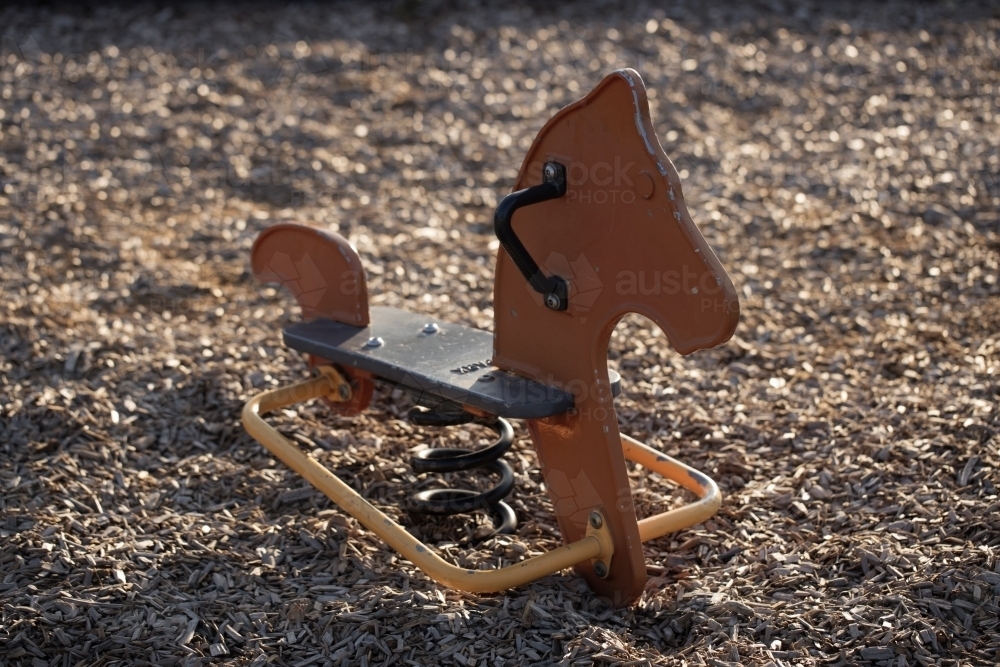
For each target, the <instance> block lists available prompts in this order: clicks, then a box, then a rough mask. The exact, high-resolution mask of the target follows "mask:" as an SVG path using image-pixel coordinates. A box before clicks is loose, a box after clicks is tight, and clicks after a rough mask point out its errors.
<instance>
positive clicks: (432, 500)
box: [407, 406, 517, 535]
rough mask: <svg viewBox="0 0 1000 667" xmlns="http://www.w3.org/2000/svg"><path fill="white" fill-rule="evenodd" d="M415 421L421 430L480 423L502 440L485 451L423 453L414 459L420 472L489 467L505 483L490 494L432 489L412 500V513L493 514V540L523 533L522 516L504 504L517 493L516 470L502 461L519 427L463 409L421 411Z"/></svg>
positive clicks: (439, 449)
mask: <svg viewBox="0 0 1000 667" xmlns="http://www.w3.org/2000/svg"><path fill="white" fill-rule="evenodd" d="M407 417H408V418H409V420H410V422H412V423H414V424H416V425H417V426H458V425H461V424H468V423H470V422H475V423H477V424H480V425H482V426H487V427H489V428H491V429H493V430H494V431H496V433H497V441H496V442H494V443H493V444H492V445H490V446H489V447H486V448H485V449H478V450H470V449H465V448H463V447H437V448H434V449H424V450H421V451H420V452H417V454H416V455H415V456H413V458H411V459H410V466H411V467H412V468H413V470H414V472H418V473H420V472H436V473H443V472H459V471H462V470H472V469H473V468H485V469H487V470H489V471H491V472H494V473H496V474H498V475H500V481H499V482H498V483H497V484H496V485H495V486H494V487H493V488H491V489H489V490H488V491H484V492H483V493H478V492H476V491H472V490H469V489H428V490H426V491H420V492H418V493H415V494H413V495H412V496H411V497H410V504H409V508H408V509H409V510H410V511H411V512H413V513H415V514H434V515H438V516H450V515H452V514H466V513H469V512H474V511H476V510H487V509H488V510H491V511H492V512H493V514H494V517H495V518H496V522H495V524H494V525H495V526H496V529H495V530H494V531H493V533H492V534H491V535H509V534H511V533H513V532H514V531H515V530H516V529H517V515H515V514H514V510H513V509H512V508H511V506H510V505H508V504H507V503H505V502H504V501H503V499H504V498H505V497H507V495H508V494H509V493H510V492H511V491H512V490H513V488H514V471H513V470H511V468H510V465H508V464H507V462H506V461H504V460H503V459H502V458H500V457H502V456H503V455H504V454H506V453H507V450H508V449H510V447H511V445H512V444H514V428H513V427H512V426H511V425H510V422H508V421H507V420H506V419H503V418H502V417H494V418H492V419H483V418H478V417H475V416H474V415H471V414H469V413H468V412H466V411H465V410H462V409H461V407H459V406H454V407H450V406H449V407H437V408H434V409H431V410H428V409H427V408H421V407H416V408H413V409H411V410H410V411H409V413H407Z"/></svg>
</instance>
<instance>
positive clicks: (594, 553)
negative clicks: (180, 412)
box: [243, 366, 721, 593]
mask: <svg viewBox="0 0 1000 667" xmlns="http://www.w3.org/2000/svg"><path fill="white" fill-rule="evenodd" d="M318 370H319V373H320V374H319V375H318V376H317V377H315V378H313V379H311V380H307V381H305V382H300V383H297V384H294V385H291V386H289V387H281V388H278V389H271V390H269V391H265V392H263V393H261V394H259V395H258V396H256V397H254V398H252V399H250V401H248V402H247V404H246V405H245V406H244V408H243V425H244V427H245V428H246V430H247V432H248V433H249V434H250V435H251V436H252V437H253V438H254V439H255V440H256V441H257V442H259V443H260V444H262V445H264V447H266V448H267V449H268V450H269V451H270V452H271V453H272V454H274V455H275V456H277V457H278V458H279V459H280V460H281V461H283V462H284V463H285V465H287V466H288V467H290V468H291V469H292V470H294V471H295V472H297V473H299V474H300V475H302V477H304V478H305V479H306V480H307V481H308V482H309V483H310V484H312V485H313V486H315V487H316V488H317V489H319V490H320V491H321V492H323V493H324V494H325V495H326V496H327V497H328V498H329V499H330V500H332V501H333V502H335V503H336V504H337V505H339V506H340V507H341V508H343V509H344V510H345V511H346V512H347V513H348V514H350V515H351V516H352V517H354V518H355V519H357V520H358V521H360V522H361V523H362V524H363V525H364V526H365V527H366V528H368V529H369V530H371V531H372V532H374V533H375V534H376V535H378V536H379V537H381V538H382V539H383V540H385V542H386V543H387V544H389V545H390V546H391V547H392V548H394V549H395V550H396V551H398V552H399V553H401V554H402V555H403V556H405V557H406V558H407V559H408V560H409V561H410V562H411V563H413V564H414V565H416V566H417V567H418V568H420V569H421V570H422V571H423V572H424V573H425V574H426V575H427V576H429V577H430V578H431V579H433V580H435V581H437V582H438V583H440V584H442V585H444V586H447V587H449V588H455V589H458V590H463V591H467V592H470V593H495V592H499V591H504V590H507V589H508V588H514V587H517V586H521V585H523V584H526V583H528V582H531V581H534V580H536V579H540V578H541V577H545V576H548V575H550V574H553V573H555V572H558V571H560V570H564V569H566V568H569V567H572V566H574V565H576V564H578V563H582V562H583V561H586V560H591V561H594V564H595V566H598V565H600V566H599V567H595V569H596V570H597V571H601V570H603V571H605V572H606V571H607V567H608V566H609V565H610V563H611V558H612V556H613V555H614V542H613V540H612V538H611V533H610V532H609V531H608V529H607V522H606V521H604V517H603V515H602V514H601V513H600V511H595V512H594V513H593V514H592V516H591V520H590V522H589V525H588V528H587V534H586V537H584V538H583V539H581V540H578V541H576V542H573V543H572V544H567V545H566V546H563V547H559V548H558V549H554V550H552V551H549V552H547V553H544V554H541V555H540V556H534V557H532V558H529V559H527V560H524V561H522V562H520V563H517V564H515V565H510V566H508V567H504V568H500V569H498V570H472V569H467V568H461V567H457V566H455V565H452V564H451V563H448V562H447V561H445V560H443V559H442V558H441V557H439V556H438V555H437V554H435V553H434V552H433V551H431V549H430V548H429V547H427V546H425V545H424V544H423V543H421V542H420V541H419V540H418V539H416V538H415V537H413V536H412V535H410V534H409V533H408V532H406V529H404V528H403V527H402V526H400V525H399V524H397V523H396V522H395V521H393V520H392V519H391V518H389V517H388V516H386V515H385V514H384V513H383V512H381V511H380V510H379V509H378V508H376V507H375V506H374V505H372V504H371V503H369V502H368V501H367V500H365V499H364V498H363V497H361V495H359V494H358V493H357V492H356V491H355V490H354V489H352V488H351V487H349V486H348V485H347V484H345V483H344V482H342V481H341V480H340V479H338V478H337V477H336V476H335V475H334V474H333V473H331V472H330V471H329V470H328V469H326V468H325V467H324V466H323V465H322V464H321V463H319V462H318V461H316V460H315V459H314V458H312V457H311V456H308V455H307V454H305V453H304V452H303V451H302V450H300V449H299V448H298V447H297V446H296V445H295V444H293V443H292V442H290V441H289V440H288V439H287V438H285V437H284V436H283V435H281V434H280V433H278V432H277V431H276V430H274V428H272V427H271V426H270V425H269V424H267V422H265V421H264V420H263V419H262V418H261V415H264V414H267V413H268V412H271V411H273V410H277V409H279V408H285V407H289V406H291V405H294V404H296V403H302V402H304V401H308V400H311V399H314V398H320V397H325V398H327V399H329V400H331V401H334V402H338V403H339V402H343V401H347V400H350V397H351V388H350V384H349V383H348V382H347V380H345V379H344V377H343V376H342V375H341V374H340V373H338V372H337V371H336V370H335V369H334V368H332V367H330V366H323V367H320V368H319V369H318ZM622 446H623V448H624V451H625V456H626V458H628V460H630V461H633V462H635V463H638V464H639V465H642V466H645V467H647V468H649V469H650V470H653V471H654V472H656V473H658V474H660V475H663V476H664V477H667V478H668V479H671V480H673V481H675V482H677V483H678V484H680V485H681V486H683V487H684V488H686V489H688V490H690V491H692V492H693V493H695V494H696V495H698V496H699V500H698V501H697V502H695V503H692V504H690V505H687V506H685V507H680V508H677V509H674V510H671V511H669V512H665V513H663V514H658V515H656V516H653V517H649V518H646V519H643V520H642V521H640V522H639V534H640V536H641V537H642V540H643V541H646V540H650V539H653V538H655V537H659V536H661V535H665V534H667V533H671V532H674V531H677V530H681V529H683V528H687V527H690V526H692V525H694V524H696V523H700V522H701V521H704V520H705V519H707V518H708V517H710V516H712V515H713V514H714V513H715V512H716V511H717V510H718V508H719V505H720V503H721V496H720V494H719V489H718V487H717V486H716V485H715V482H713V481H712V480H711V479H709V478H708V477H706V476H705V475H702V474H701V473H699V472H698V471H696V470H694V469H692V468H689V467H688V466H686V465H684V464H683V463H681V462H679V461H677V460H675V459H672V458H670V457H668V456H666V455H664V454H661V453H660V452H657V451H656V450H655V449H651V448H649V447H647V446H646V445H644V444H642V443H641V442H639V441H638V440H635V439H633V438H630V437H628V436H622Z"/></svg>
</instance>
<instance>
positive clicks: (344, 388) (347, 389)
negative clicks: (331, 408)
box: [337, 384, 351, 401]
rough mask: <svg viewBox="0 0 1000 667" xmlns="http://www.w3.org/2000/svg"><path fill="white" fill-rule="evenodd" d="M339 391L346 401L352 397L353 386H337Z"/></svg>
mask: <svg viewBox="0 0 1000 667" xmlns="http://www.w3.org/2000/svg"><path fill="white" fill-rule="evenodd" d="M337 392H338V393H339V394H340V397H341V398H342V399H344V400H345V401H346V400H347V399H349V398H350V397H351V388H350V387H348V386H347V385H346V384H342V385H340V386H339V387H338V388H337Z"/></svg>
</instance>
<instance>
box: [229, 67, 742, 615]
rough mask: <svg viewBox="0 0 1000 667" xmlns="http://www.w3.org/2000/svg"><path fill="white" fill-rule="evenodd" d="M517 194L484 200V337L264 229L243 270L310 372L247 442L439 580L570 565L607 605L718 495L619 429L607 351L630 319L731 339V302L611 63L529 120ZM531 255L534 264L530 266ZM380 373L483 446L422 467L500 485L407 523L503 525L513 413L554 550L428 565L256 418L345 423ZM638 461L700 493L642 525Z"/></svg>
mask: <svg viewBox="0 0 1000 667" xmlns="http://www.w3.org/2000/svg"><path fill="white" fill-rule="evenodd" d="M514 190H515V191H514V192H513V193H511V194H509V195H507V196H506V197H505V198H504V199H503V200H502V201H501V203H500V205H499V206H498V207H497V210H496V214H495V218H494V222H495V227H496V233H497V236H498V237H499V239H500V243H501V246H502V247H501V248H500V249H499V251H498V253H497V268H496V283H495V288H494V297H493V310H494V313H495V331H494V333H493V334H490V333H488V332H486V331H482V330H478V329H473V328H469V327H465V326H461V325H457V324H450V323H446V322H442V321H439V320H436V319H434V318H431V317H426V316H423V315H417V314H414V313H410V312H407V311H404V310H400V309H397V308H388V307H372V308H369V306H368V297H367V292H366V287H365V274H364V269H363V268H362V265H361V259H360V258H359V256H358V253H357V251H356V250H355V249H354V247H353V246H351V244H350V243H349V242H348V241H347V240H346V239H344V238H343V237H341V236H339V235H337V234H333V233H329V232H325V231H320V230H317V229H313V228H310V227H304V226H301V225H293V224H278V225H274V226H272V227H269V228H268V229H265V230H264V231H263V232H261V234H260V236H259V237H258V238H257V241H256V243H255V244H254V247H253V255H252V267H253V271H254V273H255V275H256V276H257V277H258V278H259V279H260V280H262V281H265V282H269V283H279V284H281V285H283V286H284V287H285V288H287V289H289V290H290V291H291V292H292V293H293V294H294V296H295V298H296V300H297V301H298V303H299V305H300V307H301V309H302V314H303V318H304V320H305V321H303V322H300V323H297V324H293V325H291V326H289V327H287V328H286V329H285V331H284V341H285V344H286V345H288V346H289V347H291V348H293V349H296V350H299V351H301V352H304V353H306V354H308V355H309V359H310V365H311V366H313V367H314V371H315V377H314V378H313V379H311V380H308V381H305V382H301V383H299V384H296V385H293V386H289V387H285V388H280V389H274V390H270V391H266V392H264V393H262V394H260V395H258V396H256V397H255V398H253V399H252V400H250V401H249V402H248V403H247V405H246V407H245V408H244V410H243V423H244V425H245V427H246V429H247V431H248V432H249V433H250V434H251V435H252V436H253V437H254V438H255V439H256V440H258V441H259V442H260V443H262V444H263V445H264V446H265V447H267V448H268V449H269V450H270V451H271V452H272V453H274V454H275V455H276V456H277V457H278V458H279V459H281V460H282V461H284V462H285V463H286V464H287V465H288V466H290V467H291V468H292V469H294V470H295V471H296V472H298V473H299V474H301V475H302V476H303V477H305V478H306V479H307V480H309V482H311V483H312V484H313V485H315V486H316V487H317V488H318V489H319V490H320V491H322V492H323V493H324V494H326V495H327V496H328V497H329V498H330V499H331V500H333V501H334V502H335V503H336V504H337V505H339V506H340V507H341V508H342V509H344V510H345V511H346V512H347V513H349V514H350V515H351V516H353V517H354V518H355V519H357V520H358V521H359V522H361V523H362V524H364V525H365V526H366V527H367V528H369V529H370V530H372V531H373V532H375V533H376V534H377V535H379V536H380V537H381V538H382V539H384V540H385V541H386V542H388V543H389V544H390V545H391V546H392V547H394V548H395V549H396V550H397V551H399V552H400V553H401V554H403V555H404V556H405V557H406V558H407V559H409V560H410V561H411V562H412V563H413V564H414V565H416V566H417V567H419V568H420V569H421V570H423V571H424V572H425V573H426V574H427V575H428V576H430V577H431V578H432V579H434V580H436V581H438V582H439V583H441V584H444V585H445V586H449V587H453V588H457V589H461V590H465V591H469V592H496V591H502V590H505V589H507V588H511V587H514V586H519V585H522V584H524V583H527V582H530V581H533V580H535V579H537V578H539V577H543V576H546V575H549V574H552V573H554V572H557V571H559V570H562V569H564V568H568V567H574V568H575V569H576V571H577V572H578V573H579V574H580V575H581V576H583V578H584V579H585V580H586V581H587V583H588V584H589V585H590V587H591V589H592V590H594V591H595V592H597V593H598V594H599V595H601V596H604V597H606V598H608V599H610V600H611V601H612V602H613V603H614V604H615V605H626V604H630V603H631V602H633V601H634V600H635V599H636V598H638V597H639V596H640V595H641V594H642V591H643V588H644V586H645V582H646V576H645V569H646V568H645V561H644V557H643V553H642V543H643V542H644V541H647V540H651V539H653V538H656V537H659V536H662V535H665V534H668V533H672V532H675V531H677V530H681V529H683V528H687V527H690V526H692V525H694V524H697V523H700V522H702V521H704V520H706V519H707V518H709V517H711V516H712V515H714V514H715V512H716V511H717V510H718V508H719V505H720V503H721V497H720V494H719V490H718V487H717V486H716V485H715V483H714V482H713V481H712V480H711V479H709V478H708V477H706V476H705V475H703V474H702V473H700V472H698V471H696V470H693V469H692V468H689V467H688V466H686V465H684V464H683V463H681V462H679V461H676V460H674V459H672V458H670V457H668V456H666V455H664V454H662V453H660V452H658V451H656V450H654V449H652V448H650V447H647V446H646V445H644V444H643V443H641V442H638V441H637V440H634V439H633V438H630V437H628V436H625V435H622V434H621V433H620V432H619V430H618V421H617V417H616V415H615V409H614V396H615V395H616V394H617V392H618V388H619V385H620V378H619V377H618V374H617V373H614V372H610V373H609V370H608V365H607V351H608V344H609V342H610V339H611V333H612V331H613V330H614V327H615V325H616V324H617V322H618V321H619V320H620V319H621V318H622V317H623V316H624V315H625V314H627V313H639V314H641V315H644V316H645V317H647V318H649V319H650V320H652V321H653V322H654V323H655V324H656V325H657V326H658V327H659V328H660V329H661V330H662V331H663V332H664V334H666V336H667V338H668V340H669V342H670V345H671V346H672V347H673V348H674V349H675V350H676V351H677V352H679V353H681V354H689V353H691V352H694V351H696V350H700V349H704V348H709V347H713V346H715V345H719V344H720V343H723V342H725V341H726V340H728V339H729V337H730V336H731V335H732V334H733V331H734V329H735V328H736V324H737V321H738V320H739V300H738V299H737V296H736V292H735V290H734V289H733V285H732V283H731V282H730V280H729V276H728V275H727V274H726V271H725V269H723V267H722V265H721V264H720V263H719V260H718V259H717V258H716V256H715V254H714V253H713V252H712V249H711V248H710V247H709V246H708V243H707V242H706V241H705V239H704V237H703V236H702V235H701V233H700V232H699V231H698V228H697V227H696V226H695V224H694V222H693V221H692V220H691V216H690V215H689V214H688V211H687V207H686V206H685V205H684V199H683V196H682V194H681V183H680V180H679V178H678V176H677V172H676V170H675V169H674V167H673V165H672V164H671V162H670V160H669V159H668V158H667V156H666V154H665V153H664V152H663V149H662V147H661V146H660V144H659V142H658V141H657V139H656V137H655V134H654V131H653V125H652V121H651V120H650V117H649V106H648V103H647V100H646V91H645V87H644V85H643V82H642V80H641V79H640V78H639V75H638V73H637V72H635V71H633V70H630V69H623V70H619V71H616V72H614V73H612V74H610V75H609V76H607V77H606V78H605V79H604V80H603V81H601V82H600V83H599V84H598V85H597V87H596V88H595V89H594V90H593V91H592V92H591V93H590V94H588V95H587V96H586V97H584V98H583V99H581V100H579V101H578V102H575V103H573V104H571V105H569V106H567V107H566V108H564V109H562V110H561V111H559V112H558V113H557V114H556V115H555V116H554V117H553V118H552V119H551V120H549V122H548V123H547V124H546V125H545V127H543V128H542V130H541V131H540V132H539V133H538V136H537V137H536V138H535V141H534V143H533V144H532V146H531V148H530V150H529V151H528V155H527V157H526V158H525V160H524V163H523V164H522V165H521V169H520V173H519V174H518V177H517V182H516V184H515V187H514ZM539 259H541V260H542V265H541V266H540V265H539ZM376 381H383V382H389V383H392V384H394V385H395V386H397V387H400V388H402V389H405V390H406V391H407V392H408V393H409V394H410V396H411V397H412V398H413V401H414V403H415V404H416V406H417V407H415V408H414V409H413V410H411V413H410V418H411V419H412V420H413V421H414V422H416V423H418V424H423V425H450V424H461V423H468V422H472V421H475V422H477V423H480V424H484V425H487V426H491V427H492V428H493V429H494V430H495V431H496V432H497V433H498V436H499V438H498V440H497V442H496V444H494V445H492V446H491V447H487V448H486V449H481V450H476V451H469V450H466V449H458V448H437V449H427V450H423V451H421V452H419V453H418V455H417V456H416V457H415V458H414V459H413V461H412V464H413V465H414V468H415V469H416V470H417V471H446V470H469V469H471V468H475V467H480V466H486V468H487V469H489V470H491V471H493V472H495V473H497V474H499V475H500V477H501V481H500V482H499V483H498V484H497V486H496V487H495V488H493V489H491V490H489V491H487V492H485V493H482V494H477V493H475V492H471V491H466V490H461V489H438V490H432V491H424V492H422V493H419V494H416V496H414V498H413V500H412V503H413V504H412V506H411V507H409V508H408V509H409V510H410V511H411V512H418V513H419V512H425V513H436V514H451V513H455V512H467V511H472V510H476V509H492V510H493V512H494V514H495V521H494V523H495V525H499V529H498V532H510V531H512V530H513V529H514V527H515V526H516V517H515V516H514V513H513V511H512V510H511V509H510V507H508V506H507V505H506V504H505V503H503V501H502V499H503V497H504V496H505V495H506V494H507V493H508V492H509V491H510V489H511V487H512V486H513V474H512V472H511V470H510V468H509V466H507V464H506V463H505V462H504V461H502V460H501V459H500V456H502V454H503V453H504V451H506V450H507V449H508V448H509V447H510V445H511V442H513V438H514V436H513V431H512V428H511V425H510V423H509V422H508V421H507V419H511V418H517V419H523V420H525V421H526V423H527V428H528V432H529V433H530V434H531V439H532V442H533V444H534V448H535V451H536V453H537V455H538V460H539V463H540V466H541V471H542V474H543V476H544V479H545V486H546V488H547V490H548V493H549V495H550V497H551V501H552V505H553V509H554V512H555V515H556V518H557V520H558V524H559V529H560V531H561V532H562V537H563V541H564V543H565V546H562V547H560V548H558V549H555V550H553V551H550V552H547V553H544V554H542V555H539V556H535V557H533V558H528V559H526V560H524V561H521V562H519V563H516V564H514V565H511V566H508V567H504V568H500V569H466V568H460V567H457V566H454V565H452V564H450V563H448V562H446V561H444V560H442V559H441V558H440V557H439V556H437V555H436V554H435V553H434V552H433V551H432V550H431V549H430V548H429V547H427V546H425V545H423V544H422V543H421V542H420V541H419V540H417V539H416V538H415V537H413V536H412V535H410V534H409V533H408V532H407V531H406V530H404V529H403V528H402V527H401V526H399V525H398V524H397V523H396V522H394V521H393V520H392V519H390V518H389V517H388V516H386V515H385V514H384V513H382V512H381V511H380V510H378V509H377V508H376V507H374V506H373V505H372V504H370V503H369V502H368V501H367V500H365V499H364V498H362V497H361V496H360V495H359V494H358V493H356V492H355V491H354V490H353V489H352V488H351V487H349V486H348V485H347V484H345V483H344V482H342V481H341V480H340V479H338V478H337V477H336V476H334V475H333V474H332V473H331V472H330V471H329V470H327V469H326V468H325V467H323V466H322V465H321V464H320V463H319V462H318V461H316V460H315V459H313V458H312V457H310V456H308V455H306V454H305V453H304V452H302V451H301V450H300V449H299V448H298V447H297V446H296V445H294V444H293V443H291V442H290V441H289V440H287V439H286V438H285V437H283V436H282V435H280V434H279V433H278V432H277V431H275V430H274V429H273V428H272V427H270V426H269V425H268V424H267V423H265V422H264V421H263V420H262V419H261V417H260V415H262V414H264V413H267V412H269V411H272V410H275V409H278V408H282V407H287V406H289V405H293V404H295V403H298V402H301V401H305V400H309V399H313V398H323V399H325V401H326V403H327V404H328V405H329V406H330V407H331V408H332V409H333V410H335V411H337V412H339V413H340V414H356V413H357V412H359V411H361V410H364V409H365V407H366V406H367V405H368V403H369V400H370V399H371V396H372V390H373V386H374V383H375V382H376ZM626 460H629V461H633V462H635V463H637V464H639V465H642V466H644V467H646V468H648V469H651V470H653V471H655V472H657V473H659V474H661V475H663V476H665V477H667V478H668V479H671V480H673V481H674V482H676V483H677V484H679V485H680V486H682V487H684V488H686V489H688V490H690V491H692V492H693V493H694V494H695V495H696V496H698V500H696V501H695V502H693V503H691V504H688V505H686V506H683V507H680V508H676V509H673V510H671V511H668V512H664V513H662V514H658V515H656V516H651V517H647V518H643V519H641V520H639V519H637V518H636V512H635V507H634V505H633V503H632V492H631V488H630V486H629V480H628V476H627V474H626V464H625V461H626Z"/></svg>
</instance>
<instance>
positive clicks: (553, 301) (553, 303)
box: [545, 294, 562, 310]
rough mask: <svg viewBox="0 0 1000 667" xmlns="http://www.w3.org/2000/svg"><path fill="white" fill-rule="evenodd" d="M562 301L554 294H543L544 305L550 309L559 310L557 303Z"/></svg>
mask: <svg viewBox="0 0 1000 667" xmlns="http://www.w3.org/2000/svg"><path fill="white" fill-rule="evenodd" d="M560 303H562V302H561V301H560V300H559V297H558V296H556V295H555V294H546V295H545V307H546V308H548V309H550V310H559V304H560Z"/></svg>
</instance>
